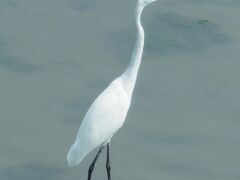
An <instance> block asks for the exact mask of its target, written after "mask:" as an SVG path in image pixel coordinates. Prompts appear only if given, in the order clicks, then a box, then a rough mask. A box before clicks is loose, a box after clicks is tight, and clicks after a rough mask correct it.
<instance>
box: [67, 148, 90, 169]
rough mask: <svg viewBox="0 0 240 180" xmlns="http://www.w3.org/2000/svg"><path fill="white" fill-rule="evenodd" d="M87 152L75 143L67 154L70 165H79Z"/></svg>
mask: <svg viewBox="0 0 240 180" xmlns="http://www.w3.org/2000/svg"><path fill="white" fill-rule="evenodd" d="M86 154H87V153H84V152H82V151H81V150H80V148H79V147H77V146H76V145H75V144H73V145H72V146H71V148H70V149H69V151H68V154H67V161H68V166H69V167H73V166H76V165H78V164H79V163H80V162H81V161H82V160H83V158H84V157H85V156H86Z"/></svg>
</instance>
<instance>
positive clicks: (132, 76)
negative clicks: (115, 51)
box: [122, 5, 144, 96]
mask: <svg viewBox="0 0 240 180" xmlns="http://www.w3.org/2000/svg"><path fill="white" fill-rule="evenodd" d="M143 8H144V7H143V6H141V5H140V6H139V5H137V8H136V26H137V40H136V44H135V47H134V50H133V54H132V58H131V61H130V64H129V66H128V67H127V69H126V71H125V72H124V73H123V74H122V78H123V83H124V86H125V88H126V90H127V92H128V93H129V95H130V96H131V95H132V92H133V89H134V86H135V83H136V79H137V74H138V70H139V67H140V64H141V59H142V54H143V47H144V30H143V27H142V25H141V14H142V11H143Z"/></svg>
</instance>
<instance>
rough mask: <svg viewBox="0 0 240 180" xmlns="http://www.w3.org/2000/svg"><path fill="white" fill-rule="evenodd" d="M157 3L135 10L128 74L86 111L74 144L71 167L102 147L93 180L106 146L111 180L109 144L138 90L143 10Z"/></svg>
mask: <svg viewBox="0 0 240 180" xmlns="http://www.w3.org/2000/svg"><path fill="white" fill-rule="evenodd" d="M154 1H156V0H138V3H137V7H136V26H137V40H136V44H135V48H134V50H133V54H132V58H131V61H130V64H129V66H128V67H127V69H126V70H125V72H124V73H123V74H122V75H121V76H119V77H118V78H116V79H115V80H114V81H113V82H112V83H111V84H110V85H109V86H108V87H107V88H106V89H105V90H104V91H103V92H102V93H101V94H100V95H99V96H98V97H97V99H96V100H95V101H94V102H93V104H92V105H91V106H90V108H89V110H88V111H87V113H86V115H85V117H84V119H83V121H82V123H81V126H80V129H79V131H78V134H77V137H76V139H75V142H74V144H73V145H72V146H71V148H70V150H69V152H68V155H67V160H68V165H69V166H76V165H77V164H79V163H80V162H81V161H82V160H83V158H84V157H85V156H86V155H87V154H88V153H89V152H91V151H92V150H93V149H95V148H97V147H99V146H100V149H99V151H98V153H97V155H96V157H95V158H94V160H93V162H92V164H91V165H90V167H89V170H88V180H90V179H91V176H92V172H93V169H94V165H95V163H96V161H97V159H98V157H99V154H100V153H101V151H102V149H103V147H104V146H106V145H107V162H106V169H107V175H108V180H110V179H111V174H110V163H109V144H110V140H111V138H112V136H113V135H114V134H115V133H116V132H117V131H118V130H119V128H121V127H122V125H123V122H124V121H125V118H126V115H127V112H128V109H129V106H130V104H131V96H132V93H133V89H134V86H135V82H136V78H137V74H138V70H139V66H140V63H141V58H142V54H143V47H144V30H143V27H142V25H141V14H142V11H143V9H144V8H145V7H146V6H147V5H148V4H150V3H152V2H154Z"/></svg>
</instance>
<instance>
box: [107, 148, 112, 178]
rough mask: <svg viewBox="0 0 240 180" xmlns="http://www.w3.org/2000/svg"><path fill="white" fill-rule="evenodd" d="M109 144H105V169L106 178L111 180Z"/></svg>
mask: <svg viewBox="0 0 240 180" xmlns="http://www.w3.org/2000/svg"><path fill="white" fill-rule="evenodd" d="M109 149H110V147H109V143H107V162H106V169H107V176H108V180H111V172H110V170H111V166H110V161H109Z"/></svg>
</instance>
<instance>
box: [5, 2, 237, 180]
mask: <svg viewBox="0 0 240 180" xmlns="http://www.w3.org/2000/svg"><path fill="white" fill-rule="evenodd" d="M135 4H136V0H135V1H131V2H129V1H127V0H121V1H107V0H103V1H97V0H91V1H89V0H68V1H64V0H52V1H47V0H42V1H29V0H22V1H16V0H2V1H1V2H0V27H1V28H0V84H1V88H0V90H1V93H0V99H1V101H0V119H1V120H0V122H1V126H0V179H3V180H25V179H32V180H40V179H41V180H42V179H44V180H65V179H68V180H75V179H86V175H87V168H88V166H89V164H90V162H91V160H92V158H93V156H94V154H95V152H94V153H91V154H90V155H89V156H88V157H87V158H86V159H85V160H84V161H83V162H82V163H81V164H80V165H79V166H77V167H76V168H68V167H67V162H66V153H67V151H68V148H69V146H70V145H71V143H72V142H73V140H74V138H75V135H76V133H77V130H78V128H79V125H80V123H81V120H82V118H83V116H84V113H85V112H86V110H87V109H88V107H89V105H90V104H91V102H92V101H93V100H94V99H95V98H96V96H97V95H98V94H99V93H100V92H101V91H102V90H103V88H104V87H106V86H107V85H108V83H109V82H111V80H112V79H114V78H115V77H116V76H118V75H119V74H120V73H121V72H122V71H123V70H124V68H126V66H127V65H128V62H129V59H130V57H131V51H132V48H133V45H134V40H135V26H134V23H133V20H134V18H133V11H134V8H135ZM239 8H240V3H239V1H237V0H231V1H230V0H229V1H224V0H214V1H213V0H212V1H207V0H204V1H197V0H178V1H174V2H173V1H171V2H170V1H169V2H167V3H161V2H156V3H155V4H152V5H151V6H149V7H148V8H147V9H146V10H145V11H144V13H143V17H142V21H143V25H144V27H145V32H146V46H145V49H144V55H143V62H142V66H141V69H140V73H139V77H138V81H137V85H136V88H135V94H134V96H133V102H132V107H131V109H130V111H129V113H128V116H127V121H126V123H125V125H124V127H123V128H122V129H121V131H119V132H118V133H117V134H116V135H115V136H114V138H113V140H112V143H111V150H112V151H111V163H112V176H113V179H131V180H145V179H156V180H159V179H162V180H193V179H194V180H202V179H205V180H215V179H216V180H229V179H231V180H235V179H236V180H239V179H240V172H239V167H240V156H239V152H240V131H239V128H240V111H239V107H240V96H239V92H240V83H239V76H240V71H239V69H240V62H239V57H240V51H239V49H240V33H239V32H240V24H239V15H240V11H239ZM104 164H105V153H104V154H103V155H102V157H101V158H100V160H99V162H98V164H97V166H96V171H95V173H94V177H93V179H106V172H105V165H104Z"/></svg>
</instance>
